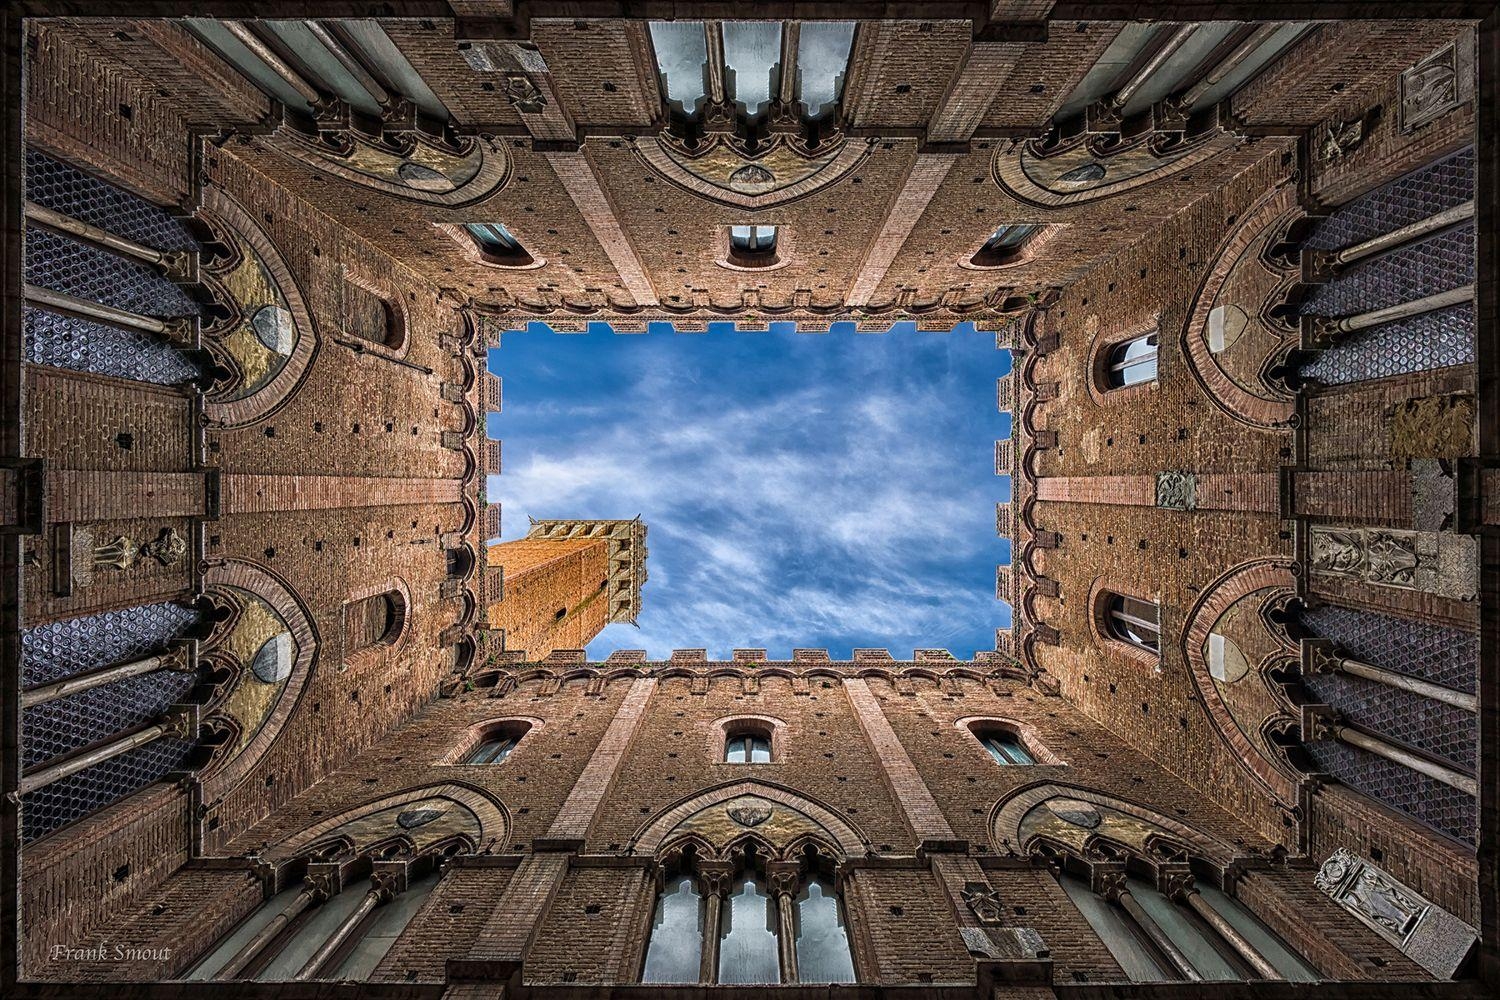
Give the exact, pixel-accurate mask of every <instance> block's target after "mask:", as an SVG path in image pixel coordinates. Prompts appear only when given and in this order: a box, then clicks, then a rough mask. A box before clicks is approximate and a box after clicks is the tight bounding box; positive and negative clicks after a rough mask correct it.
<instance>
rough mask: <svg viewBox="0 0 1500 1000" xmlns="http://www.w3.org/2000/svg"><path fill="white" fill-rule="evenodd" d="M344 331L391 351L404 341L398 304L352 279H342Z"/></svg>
mask: <svg viewBox="0 0 1500 1000" xmlns="http://www.w3.org/2000/svg"><path fill="white" fill-rule="evenodd" d="M344 332H345V333H347V334H349V335H350V336H352V337H358V338H359V339H360V340H363V341H367V342H368V343H371V344H376V345H378V346H380V347H386V348H389V349H391V350H398V349H399V348H401V346H402V345H404V344H405V343H406V323H405V317H404V315H403V313H402V311H401V307H400V306H399V305H397V304H395V303H393V302H390V301H388V300H386V299H384V298H382V297H380V296H379V295H376V294H375V293H374V292H372V291H370V290H369V289H367V288H364V287H363V286H361V285H357V284H355V283H354V282H352V281H346V282H344Z"/></svg>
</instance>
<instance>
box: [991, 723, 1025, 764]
mask: <svg viewBox="0 0 1500 1000" xmlns="http://www.w3.org/2000/svg"><path fill="white" fill-rule="evenodd" d="M980 742H982V743H983V744H984V748H985V749H986V750H988V751H989V752H990V756H991V757H993V758H995V763H997V764H1006V765H1009V764H1035V763H1036V759H1035V758H1033V757H1032V756H1031V754H1030V753H1029V752H1028V751H1027V750H1026V747H1025V746H1023V745H1022V743H1021V741H1020V739H1018V738H1017V737H1016V736H1015V734H1013V733H1007V732H1003V731H1000V732H990V733H986V734H984V736H982V737H981V738H980Z"/></svg>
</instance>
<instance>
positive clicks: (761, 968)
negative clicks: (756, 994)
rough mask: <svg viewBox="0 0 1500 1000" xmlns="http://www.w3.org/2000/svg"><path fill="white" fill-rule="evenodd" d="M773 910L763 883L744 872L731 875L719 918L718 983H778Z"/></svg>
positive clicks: (753, 873) (752, 874)
mask: <svg viewBox="0 0 1500 1000" xmlns="http://www.w3.org/2000/svg"><path fill="white" fill-rule="evenodd" d="M776 930H777V928H776V910H775V907H774V905H773V902H772V899H771V894H770V893H769V892H767V891H766V884H765V880H764V879H763V878H761V877H760V875H758V874H757V873H756V872H754V871H751V870H748V869H747V870H745V871H742V872H740V873H739V874H738V875H736V876H735V878H734V881H733V883H731V886H730V889H729V897H728V898H727V899H726V900H725V901H724V904H723V909H722V910H721V912H720V915H719V978H718V981H719V982H721V983H779V982H781V962H780V960H779V957H778V950H779V949H778V948H777V942H776Z"/></svg>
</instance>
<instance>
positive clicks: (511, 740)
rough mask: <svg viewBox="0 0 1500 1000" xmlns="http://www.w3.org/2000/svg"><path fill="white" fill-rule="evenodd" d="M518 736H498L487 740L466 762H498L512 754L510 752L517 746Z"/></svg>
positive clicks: (475, 749) (476, 748)
mask: <svg viewBox="0 0 1500 1000" xmlns="http://www.w3.org/2000/svg"><path fill="white" fill-rule="evenodd" d="M518 741H519V740H518V738H517V737H515V736H497V737H495V738H494V739H489V740H485V741H484V742H483V743H481V744H479V746H477V747H475V748H474V752H473V753H471V754H469V758H468V760H466V761H464V763H465V764H498V763H500V762H501V761H503V760H504V759H505V758H507V757H509V756H510V752H511V751H512V750H514V749H515V748H516V743H517V742H518Z"/></svg>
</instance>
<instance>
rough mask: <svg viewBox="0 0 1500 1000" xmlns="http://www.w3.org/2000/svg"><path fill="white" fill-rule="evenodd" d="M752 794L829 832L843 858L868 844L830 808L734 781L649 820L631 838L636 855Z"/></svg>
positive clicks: (650, 851)
mask: <svg viewBox="0 0 1500 1000" xmlns="http://www.w3.org/2000/svg"><path fill="white" fill-rule="evenodd" d="M745 795H753V796H756V797H758V798H762V799H766V800H768V801H770V802H774V803H778V804H780V805H784V806H786V807H787V808H788V809H794V810H796V811H797V812H800V813H802V814H803V815H804V816H806V817H807V818H808V819H810V820H812V822H813V823H815V824H817V825H818V826H820V827H822V828H823V830H825V831H826V832H827V833H828V836H829V840H830V841H831V842H832V844H833V846H834V847H835V848H836V849H837V850H838V851H839V852H840V853H841V854H843V855H844V856H845V857H851V858H858V857H863V856H864V855H865V854H866V853H868V852H869V850H870V843H869V841H868V840H866V839H865V838H864V836H862V835H861V834H860V833H859V832H858V831H856V830H855V828H854V826H853V825H852V824H851V823H849V822H848V821H847V820H845V819H844V818H843V817H842V816H840V815H839V814H837V813H835V812H834V811H833V810H831V809H829V808H827V807H825V806H821V805H819V804H817V803H816V802H813V801H812V800H811V799H808V798H805V797H803V796H802V795H799V794H798V793H797V792H794V791H792V790H791V789H789V788H784V787H782V786H781V785H775V784H771V783H769V782H764V781H733V782H729V783H727V784H723V785H720V786H718V787H717V788H710V789H708V790H707V791H703V792H699V793H698V794H696V795H693V796H690V797H689V798H686V799H681V800H679V801H678V802H677V803H676V804H675V805H671V806H668V807H667V808H666V809H663V810H662V811H660V812H658V813H657V814H656V816H655V817H653V818H652V819H650V820H648V821H647V823H646V824H645V825H644V826H643V827H641V829H640V831H639V832H637V833H636V835H635V836H634V837H632V838H631V840H630V845H629V846H630V847H631V848H633V849H634V850H635V852H636V853H637V854H655V853H656V852H657V851H658V850H660V849H661V847H662V845H663V844H664V843H666V841H667V839H668V838H669V837H670V836H671V835H672V833H673V832H674V831H675V830H676V829H677V828H678V827H679V826H680V825H681V824H682V823H684V822H686V821H687V820H688V819H690V818H692V817H693V816H696V815H697V814H699V813H701V812H703V811H704V810H705V809H709V808H712V807H713V806H716V805H722V804H723V803H726V802H729V801H731V800H733V799H737V798H739V797H741V796H745Z"/></svg>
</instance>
